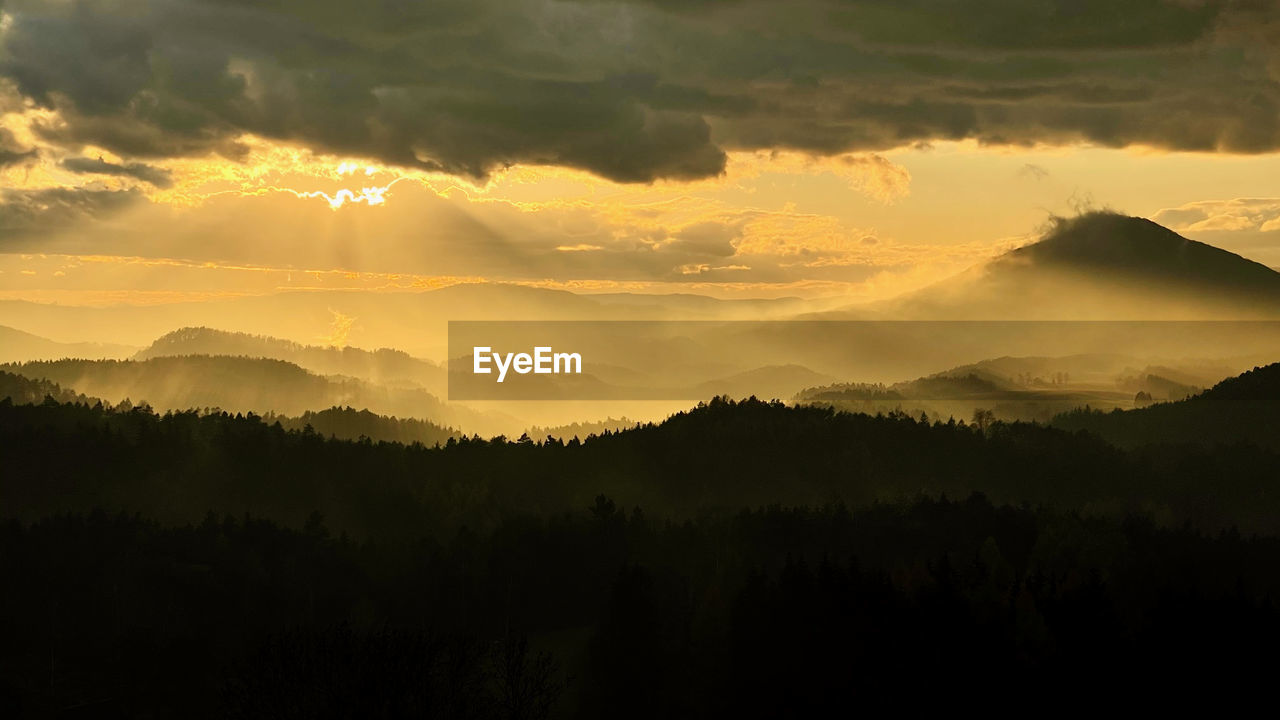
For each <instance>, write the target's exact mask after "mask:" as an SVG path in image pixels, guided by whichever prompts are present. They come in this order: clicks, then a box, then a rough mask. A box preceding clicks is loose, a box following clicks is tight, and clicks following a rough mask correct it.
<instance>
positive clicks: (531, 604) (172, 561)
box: [0, 496, 1280, 718]
mask: <svg viewBox="0 0 1280 720" xmlns="http://www.w3.org/2000/svg"><path fill="white" fill-rule="evenodd" d="M1277 564H1280V540H1276V539H1257V538H1254V539H1248V538H1242V537H1241V536H1240V535H1239V534H1237V533H1233V532H1224V533H1218V534H1203V533H1200V532H1196V531H1192V530H1189V529H1185V528H1184V529H1163V528H1160V527H1159V526H1157V525H1155V524H1153V523H1150V522H1147V521H1142V520H1132V519H1130V520H1110V519H1087V518H1082V517H1081V516H1078V515H1075V514H1066V513H1056V512H1050V511H1046V510H1041V511H1033V510H1030V509H1018V508H1012V507H1007V506H1006V507H1000V506H995V505H992V504H991V503H990V502H989V501H987V500H986V499H985V498H983V497H981V496H972V497H970V498H968V499H967V500H963V501H928V500H926V501H920V502H917V503H914V504H907V505H877V506H873V507H869V508H867V509H864V510H852V511H851V510H849V509H846V508H845V507H844V506H842V505H832V506H828V507H825V508H820V509H785V508H780V507H772V508H765V509H760V510H755V511H741V512H737V513H733V514H726V515H720V516H716V517H703V518H700V519H697V520H687V521H682V522H667V521H659V520H657V519H654V518H651V517H649V516H648V515H646V514H645V513H643V512H641V511H640V510H638V509H630V510H628V509H623V508H618V507H616V505H615V504H614V503H613V501H611V500H609V499H606V498H604V497H600V498H598V499H597V500H596V502H595V503H594V505H592V506H591V507H590V508H589V509H588V508H583V509H581V510H579V511H576V512H570V513H565V514H559V515H552V516H548V517H542V518H538V517H532V516H524V517H512V518H508V519H506V520H505V521H504V522H502V523H501V524H500V525H499V526H497V527H495V528H494V529H493V530H492V531H491V532H488V533H484V534H478V533H475V532H472V531H470V530H461V531H459V532H457V533H456V534H454V535H453V536H452V537H451V538H449V539H447V540H445V541H439V542H437V541H432V540H423V541H421V542H416V543H375V542H356V541H353V540H350V539H347V538H342V537H334V536H333V535H331V534H330V533H329V532H328V531H327V530H326V529H325V527H324V525H323V523H322V522H321V521H320V519H319V518H318V517H315V518H312V521H311V522H310V523H308V524H307V526H306V527H304V528H303V529H301V530H290V529H285V528H282V527H280V526H278V525H277V524H275V523H272V522H270V521H265V520H251V519H245V518H240V519H237V518H231V517H217V516H212V515H211V516H209V517H208V518H206V520H205V521H203V522H201V523H198V524H195V525H188V526H177V527H174V526H164V525H161V524H159V523H156V522H153V521H147V520H143V519H139V518H136V517H129V516H112V515H107V514H105V513H94V514H89V515H87V516H85V515H75V516H56V517H52V518H49V519H46V520H43V521H40V522H37V523H33V524H29V525H23V524H18V523H16V522H9V523H6V524H0V573H3V577H4V578H5V579H6V585H7V587H8V588H9V591H7V592H5V593H0V633H3V636H4V637H5V638H6V640H5V643H4V644H3V646H2V648H3V649H2V650H0V653H3V657H0V669H2V670H0V693H2V694H0V697H2V698H3V700H0V702H5V703H7V706H0V707H7V708H8V709H17V710H18V711H19V712H21V713H25V714H30V715H46V714H47V715H52V714H53V713H54V711H56V710H58V709H61V708H72V707H82V708H88V709H91V714H92V715H93V716H104V715H112V714H118V715H120V716H128V717H135V716H143V715H158V716H173V717H202V716H236V717H438V716H447V717H477V718H480V717H484V718H488V717H525V718H535V717H547V716H548V712H550V711H554V715H556V716H562V717H609V718H629V717H635V718H653V717H715V716H738V717H779V716H791V717H816V716H826V715H829V714H831V713H832V712H840V713H842V714H843V713H844V712H845V711H847V710H848V709H849V708H859V709H861V710H863V711H868V712H876V711H884V710H886V709H898V710H901V709H902V708H904V707H910V708H913V709H918V710H923V709H929V708H934V707H953V708H954V707H956V706H957V705H959V706H972V707H990V706H991V705H990V704H991V703H993V702H998V703H999V705H1000V706H1001V707H1036V706H1042V705H1043V704H1044V703H1046V702H1051V703H1052V705H1053V707H1055V708H1071V707H1073V706H1074V707H1078V708H1085V707H1096V706H1098V705H1099V704H1101V703H1103V702H1104V701H1105V702H1111V701H1114V698H1115V694H1116V693H1123V694H1126V695H1129V696H1131V697H1141V698H1142V699H1143V701H1144V702H1147V703H1149V704H1148V705H1147V707H1150V703H1155V704H1156V705H1159V704H1169V705H1175V704H1185V703H1187V702H1190V701H1192V700H1196V699H1214V698H1217V696H1218V694H1219V693H1220V692H1221V691H1222V689H1223V688H1225V687H1230V688H1231V691H1230V693H1229V698H1226V699H1223V701H1224V702H1225V701H1226V700H1227V699H1229V700H1230V701H1233V702H1235V701H1241V702H1243V701H1247V700H1249V699H1256V698H1261V697H1263V696H1264V695H1265V694H1266V693H1267V692H1269V689H1270V681H1271V680H1272V679H1273V677H1272V676H1271V673H1272V672H1273V671H1274V661H1273V660H1272V659H1271V657H1272V651H1273V648H1274V647H1275V646H1276V643H1277V642H1280V613H1278V612H1277V607H1276V605H1275V600H1276V598H1277V597H1280V595H1278V593H1280V576H1278V575H1277V573H1276V572H1275V571H1274V568H1275V567H1276V566H1277ZM15 590H16V591H15ZM1173 687H1176V688H1178V690H1177V692H1170V691H1169V688H1173ZM1148 693H1149V694H1150V695H1149V696H1148ZM997 698H998V700H997Z"/></svg>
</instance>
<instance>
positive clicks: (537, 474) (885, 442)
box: [0, 400, 1280, 537]
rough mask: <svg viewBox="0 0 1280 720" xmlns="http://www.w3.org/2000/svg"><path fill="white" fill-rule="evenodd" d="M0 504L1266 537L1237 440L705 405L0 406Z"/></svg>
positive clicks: (374, 521) (37, 513)
mask: <svg viewBox="0 0 1280 720" xmlns="http://www.w3.org/2000/svg"><path fill="white" fill-rule="evenodd" d="M0 452H2V453H3V456H4V457H5V459H6V469H7V472H6V473H5V475H4V477H3V479H0V508H3V509H4V510H3V512H5V513H7V514H9V515H11V516H15V517H21V518H23V519H35V518H39V517H42V516H44V515H47V514H49V513H52V512H60V511H67V510H74V511H86V510H89V509H92V508H95V507H103V508H106V509H108V510H110V511H116V510H127V511H131V512H132V511H140V512H143V513H144V514H147V515H149V516H153V517H157V518H159V519H162V520H165V521H171V522H192V521H195V520H198V519H199V518H200V517H203V515H204V513H205V512H207V511H209V510H213V511H215V512H218V513H225V512H229V513H233V514H236V515H240V514H243V513H246V512H247V513H251V514H253V515H256V516H261V517H267V518H271V519H274V520H277V521H280V522H283V523H286V524H288V525H292V526H300V525H301V524H302V523H303V522H304V521H305V519H306V516H307V514H308V513H310V512H311V511H312V510H318V511H320V512H321V513H323V514H324V515H325V516H326V517H327V518H329V521H330V522H331V523H332V524H333V526H334V527H335V528H336V529H338V530H341V531H345V532H349V533H352V534H355V535H360V536H379V537H411V536H417V535H421V534H424V533H426V534H431V533H435V532H445V533H448V532H452V531H453V530H454V529H456V528H458V527H461V526H464V525H465V526H469V527H471V528H473V529H483V528H487V527H491V526H492V525H493V524H494V523H496V522H498V521H499V520H500V519H501V518H502V517H505V516H508V515H511V514H519V513H523V512H537V513H544V512H558V511H560V510H561V509H566V508H578V507H583V506H584V505H586V504H589V503H590V502H591V500H592V498H594V497H595V496H596V495H597V494H600V493H605V494H607V495H609V496H611V497H615V498H617V499H618V500H619V501H622V502H625V503H627V504H628V505H640V506H643V507H645V508H648V509H650V510H652V511H656V512H661V513H662V514H664V515H667V516H674V517H692V516H695V515H697V514H698V513H700V512H706V511H712V512H715V511H732V510H736V509H738V508H741V507H746V506H758V505H765V504H770V503H784V504H797V505H798V504H816V503H823V502H827V501H830V500H832V499H840V500H841V501H843V502H846V503H849V504H850V505H853V506H865V505H868V504H871V503H874V502H878V501H894V500H900V499H904V498H908V499H909V498H914V497H918V496H920V495H921V494H924V495H931V496H935V497H936V496H938V495H940V494H943V493H946V494H948V495H950V496H952V497H956V496H964V495H967V494H969V493H970V492H973V491H981V492H984V493H987V494H988V495H989V496H990V497H992V498H993V499H995V500H997V501H999V502H1030V503H1036V504H1050V505H1054V506H1057V507H1063V508H1088V509H1090V510H1091V511H1097V512H1107V513H1112V514H1123V513H1124V512H1126V511H1135V510H1142V511H1152V512H1158V513H1159V514H1160V515H1161V516H1162V517H1166V518H1171V519H1176V520H1179V521H1181V520H1188V521H1191V522H1194V523H1195V524H1197V525H1200V526H1205V527H1227V526H1230V525H1237V526H1239V527H1242V528H1247V529H1252V530H1266V531H1278V532H1280V495H1277V494H1276V493H1274V492H1273V486H1274V484H1275V478H1276V477H1278V476H1280V456H1277V455H1276V454H1275V453H1274V451H1270V450H1264V449H1261V448H1258V447H1254V446H1247V445H1246V446H1239V447H1232V448H1203V447H1199V446H1195V445H1188V446H1185V447H1178V448H1175V449H1173V450H1169V449H1162V450H1161V451H1160V452H1147V451H1145V450H1142V449H1138V450H1134V451H1122V450H1119V449H1117V448H1115V447H1114V446H1112V445H1109V444H1107V443H1106V442H1104V441H1103V440H1101V439H1099V438H1097V437H1095V436H1092V435H1088V434H1082V433H1076V434H1073V433H1068V432H1065V431H1062V430H1058V429H1053V428H1046V427H1041V426H1036V425H1026V424H1017V423H1015V424H1000V423H997V424H996V425H994V426H991V427H989V428H987V429H986V431H985V432H982V431H979V430H977V429H976V428H974V427H969V426H966V425H964V424H963V423H955V422H949V423H940V422H937V423H932V424H931V423H928V422H920V421H917V420H914V419H911V418H909V417H900V416H887V417H873V416H867V415H852V414H844V413H836V412H833V411H831V410H829V409H822V408H813V407H802V408H791V407H786V406H784V405H782V404H780V403H763V402H758V401H754V400H752V401H744V402H741V403H733V402H729V401H724V400H717V401H714V402H712V403H710V404H707V405H703V406H700V407H698V408H697V409H694V410H692V411H690V412H687V413H680V414H677V415H675V416H673V417H671V418H670V419H668V420H667V421H665V422H663V423H662V424H660V425H647V426H643V427H638V428H635V429H631V430H626V431H622V432H618V433H610V434H606V435H603V436H600V437H594V438H591V439H589V440H588V441H586V442H584V443H578V442H573V441H571V442H569V443H567V444H566V443H563V442H561V441H558V440H557V441H553V442H546V443H541V444H539V443H534V442H532V441H528V440H527V439H522V440H521V441H516V442H510V441H507V440H504V439H501V438H499V439H497V440H494V441H485V440H481V439H478V438H475V439H470V440H468V439H463V440H461V441H450V442H448V443H447V445H445V446H444V447H441V448H435V449H433V448H427V447H422V446H405V445H402V444H397V443H374V442H371V441H367V440H366V441H361V442H334V441H328V440H326V439H325V437H324V436H322V435H320V434H317V433H314V432H297V431H289V430H286V429H285V428H284V427H281V426H278V425H275V424H268V423H267V422H265V421H263V419H262V418H260V417H258V416H255V415H252V414H250V415H247V416H239V415H236V416H232V415H228V414H222V413H211V414H209V413H205V414H202V413H195V412H186V413H173V414H168V415H165V416H158V415H155V414H153V413H151V412H150V411H149V410H147V409H145V408H134V409H132V410H127V411H123V410H112V409H105V408H100V407H89V406H87V405H70V404H61V405H60V404H57V403H52V402H50V403H45V404H42V405H34V406H33V405H26V406H18V405H13V404H11V403H8V402H6V403H5V404H4V405H3V406H0Z"/></svg>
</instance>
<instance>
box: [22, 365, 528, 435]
mask: <svg viewBox="0 0 1280 720" xmlns="http://www.w3.org/2000/svg"><path fill="white" fill-rule="evenodd" d="M0 369H2V370H5V371H8V372H11V373H15V374H18V375H22V376H25V377H27V378H31V379H33V380H46V381H49V382H52V383H57V384H58V385H60V386H61V387H63V388H66V389H69V390H74V391H75V392H77V393H83V394H85V395H89V396H92V397H97V398H102V399H103V400H104V401H106V402H109V403H119V402H121V401H123V400H126V399H128V400H129V401H131V402H132V403H133V404H135V405H136V404H142V403H146V404H148V405H151V406H152V407H154V408H155V409H157V410H160V411H165V410H188V409H200V408H221V409H223V410H226V411H228V412H255V413H268V412H273V413H280V414H283V415H295V416H296V415H302V414H303V413H306V412H307V411H312V410H316V409H317V408H329V407H334V406H338V407H346V406H351V407H354V408H356V409H359V410H365V409H367V410H369V411H371V412H373V413H377V414H379V415H393V416H396V417H399V418H419V419H425V420H430V421H432V422H434V423H438V424H440V425H447V426H453V427H461V428H464V429H465V430H466V431H467V432H477V433H481V434H486V435H489V434H497V433H499V432H502V431H503V430H505V429H507V428H509V427H511V423H509V422H507V421H505V420H503V419H502V418H499V417H497V416H496V415H493V414H490V413H482V412H479V411H475V410H471V409H469V408H466V407H462V406H459V405H456V404H447V403H445V402H443V401H442V400H440V398H438V397H437V396H435V395H432V394H431V393H429V392H427V391H426V390H423V389H422V388H416V387H388V386H385V385H380V384H377V383H372V382H368V381H365V380H359V379H355V378H348V377H342V376H328V377H326V376H321V375H317V374H315V373H312V372H309V371H307V370H305V369H303V368H301V367H299V366H297V365H295V364H293V363H290V362H286V361H284V360H275V359H270V358H250V357H231V356H208V355H186V356H181V357H153V358H150V359H147V360H57V361H37V362H29V363H21V364H11V365H5V366H0ZM371 437H372V435H371Z"/></svg>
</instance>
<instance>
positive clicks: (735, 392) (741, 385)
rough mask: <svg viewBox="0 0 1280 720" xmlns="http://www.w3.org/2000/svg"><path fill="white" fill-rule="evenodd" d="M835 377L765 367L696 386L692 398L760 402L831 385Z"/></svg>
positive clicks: (802, 369) (790, 367) (790, 366)
mask: <svg viewBox="0 0 1280 720" xmlns="http://www.w3.org/2000/svg"><path fill="white" fill-rule="evenodd" d="M834 381H835V378H833V377H831V376H830V375H824V374H822V373H819V372H815V371H813V370H810V369H809V368H807V367H804V366H803V365H796V364H788V365H769V366H765V367H760V368H755V369H753V370H747V371H746V372H741V373H736V374H734V375H731V376H729V377H726V378H721V379H718V380H709V381H707V382H704V383H700V384H699V385H697V387H696V393H695V394H696V396H697V397H700V398H711V397H715V396H717V395H723V396H727V397H732V398H745V397H749V396H752V395H754V396H756V397H758V398H760V399H762V400H769V399H772V398H780V399H786V398H789V397H791V396H792V395H794V394H795V393H796V392H797V391H799V390H801V389H803V388H806V387H813V386H814V385H822V384H827V383H831V382H834Z"/></svg>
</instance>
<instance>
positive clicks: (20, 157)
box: [0, 128, 40, 168]
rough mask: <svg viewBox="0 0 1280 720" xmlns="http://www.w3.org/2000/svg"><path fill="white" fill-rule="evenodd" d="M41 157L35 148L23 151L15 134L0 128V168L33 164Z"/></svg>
mask: <svg viewBox="0 0 1280 720" xmlns="http://www.w3.org/2000/svg"><path fill="white" fill-rule="evenodd" d="M39 156H40V153H39V151H37V150H36V149H35V148H31V149H29V150H23V149H22V148H21V147H20V146H19V145H18V141H17V140H16V139H15V138H14V137H13V133H11V132H9V131H8V130H6V129H4V128H0V168H5V167H8V166H10V165H20V164H23V163H28V162H32V161H34V160H36V159H37V158H38V157H39Z"/></svg>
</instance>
